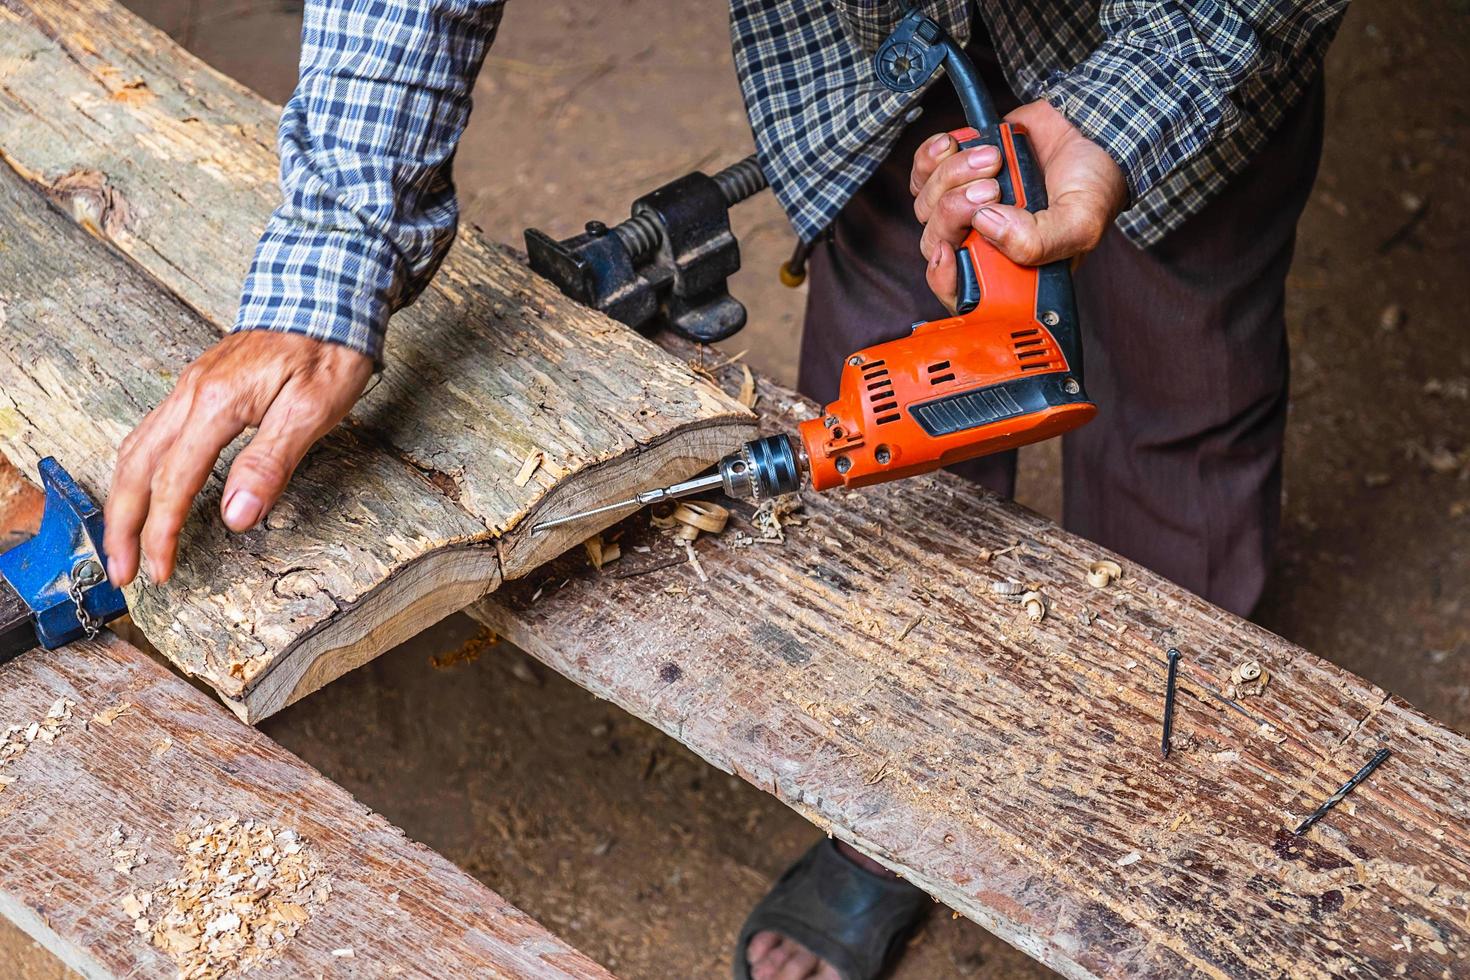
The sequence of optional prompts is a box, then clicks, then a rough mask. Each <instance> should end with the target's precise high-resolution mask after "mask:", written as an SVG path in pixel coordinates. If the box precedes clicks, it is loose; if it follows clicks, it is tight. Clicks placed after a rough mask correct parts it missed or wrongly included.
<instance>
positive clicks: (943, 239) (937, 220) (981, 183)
mask: <svg viewBox="0 0 1470 980" xmlns="http://www.w3.org/2000/svg"><path fill="white" fill-rule="evenodd" d="M999 198H1000V185H999V184H997V183H996V182H995V181H994V180H991V179H988V178H987V179H982V180H975V181H971V182H970V183H968V184H964V185H961V186H960V187H957V188H955V189H953V190H951V191H949V192H948V193H947V194H945V195H944V196H943V197H941V198H940V199H939V201H938V203H937V205H936V206H935V208H934V210H933V211H932V212H931V213H930V215H929V220H928V223H927V224H925V225H924V233H923V234H922V235H921V236H920V237H919V252H920V253H921V254H922V255H923V256H924V258H926V259H932V258H933V257H934V250H935V249H936V248H938V247H939V246H940V245H946V246H948V247H950V248H955V247H958V246H959V245H960V244H962V243H963V242H964V240H965V239H966V238H968V237H969V235H970V231H971V229H972V228H973V227H974V225H973V222H974V220H975V212H977V211H979V210H980V209H981V208H982V207H985V206H986V205H988V204H993V203H995V202H996V201H997V200H998V199H999Z"/></svg>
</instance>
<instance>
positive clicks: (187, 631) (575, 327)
mask: <svg viewBox="0 0 1470 980" xmlns="http://www.w3.org/2000/svg"><path fill="white" fill-rule="evenodd" d="M278 115H279V111H278V109H277V108H276V107H274V106H271V105H268V104H267V103H266V102H264V101H263V100H261V99H260V98H258V97H256V96H254V95H253V94H251V93H249V92H246V91H245V90H243V89H242V88H241V87H240V86H238V85H236V84H235V83H233V82H231V81H229V80H228V79H225V78H223V77H222V76H220V75H218V74H216V73H214V72H213V71H211V70H209V69H208V68H206V67H205V66H204V65H202V64H201V63H199V62H198V61H197V60H195V59H194V58H192V57H191V56H189V55H188V54H186V53H184V52H183V51H181V50H180V49H179V48H178V47H177V46H176V45H174V44H173V43H172V42H171V41H170V40H169V39H168V38H167V37H166V36H165V35H163V34H161V33H159V32H158V31H156V30H155V29H153V28H152V27H149V26H148V25H146V24H144V23H143V22H142V21H140V20H138V19H137V18H136V17H134V16H133V15H131V14H129V13H127V12H126V11H124V10H123V9H122V8H120V7H117V6H115V5H112V4H110V3H106V2H101V0H34V2H28V0H16V2H13V3H9V4H0V158H3V160H4V162H5V163H6V164H8V167H4V168H0V169H4V170H5V178H6V179H5V181H4V183H3V186H0V202H3V205H0V206H3V213H0V245H3V249H0V304H3V309H4V319H5V322H6V328H5V330H4V331H0V451H3V452H4V453H6V454H7V455H8V456H10V457H11V459H12V461H13V462H15V463H17V464H19V465H20V466H21V467H22V468H24V469H33V467H34V464H35V462H36V460H37V459H38V458H39V457H40V456H43V455H46V454H48V453H50V454H55V455H57V456H58V457H60V458H62V459H63V460H64V461H65V463H66V465H67V467H68V469H70V470H71V471H72V472H73V473H74V474H75V475H76V476H77V477H78V478H79V479H80V481H81V482H82V484H83V485H84V486H86V487H88V488H89V489H90V490H92V491H93V492H94V493H96V494H97V495H98V496H101V494H102V492H103V491H105V489H106V487H107V484H108V482H109V477H110V474H111V470H112V465H113V460H114V457H115V453H116V448H117V446H118V444H119V443H120V441H121V440H122V439H123V437H124V436H125V435H126V434H127V432H128V431H129V430H130V429H131V428H132V426H133V425H134V424H136V423H137V421H138V420H139V419H141V418H142V416H143V414H144V413H146V412H147V411H148V410H149V409H150V408H151V407H152V406H153V405H154V404H156V403H157V401H158V400H159V399H161V398H162V397H163V396H164V395H165V394H166V393H167V392H168V391H169V389H170V388H171V387H172V383H173V380H174V378H176V377H177V376H178V373H179V372H180V370H182V368H183V367H184V366H185V365H186V364H187V363H189V361H190V360H191V359H192V358H193V357H195V356H196V355H197V354H198V353H199V352H200V351H202V350H203V349H205V348H206V347H207V346H208V345H209V344H211V343H212V342H213V341H214V340H216V339H217V337H218V335H219V333H220V332H221V331H222V330H224V329H226V328H227V327H228V326H229V325H230V324H231V323H232V322H233V318H234V312H235V307H236V304H237V302H238V300H239V290H240V282H241V281H242V277H243V275H244V272H245V269H246V266H247V264H248V262H249V258H250V255H251V252H252V249H253V245H254V242H255V239H256V237H257V236H258V235H259V232H260V230H261V228H262V226H263V224H264V222H265V220H266V218H267V216H268V215H269V213H270V211H271V209H272V208H273V207H274V205H275V204H276V202H277V200H278V198H279V190H278V188H277V171H278V164H277V161H276V158H275V153H274V132H275V128H276V121H277V118H278ZM22 181H23V182H24V183H25V184H28V185H30V186H29V187H28V188H27V187H23V186H21V182H22ZM48 204H49V205H51V206H54V208H55V209H56V210H51V209H50V208H48ZM113 253H117V254H120V255H121V256H122V257H124V258H123V259H120V258H118V257H117V254H113ZM387 365H388V366H387V368H386V370H385V371H384V373H383V375H382V379H381V381H380V383H377V384H376V385H375V386H373V387H372V389H371V391H370V392H369V394H368V395H366V396H365V397H364V398H363V400H362V402H361V403H360V404H359V406H358V407H357V409H356V410H355V411H354V413H353V416H352V420H351V422H350V423H349V424H348V425H347V426H346V427H344V428H342V429H340V430H339V431H337V432H335V433H334V434H332V435H331V436H330V437H328V438H327V439H326V440H324V441H323V443H322V444H321V445H320V446H319V448H318V449H317V450H316V451H314V452H313V453H312V454H311V455H310V456H308V458H307V460H306V461H305V463H304V464H303V465H302V467H301V469H300V470H299V471H298V472H297V474H296V476H295V478H294V479H293V481H292V483H291V488H290V489H289V490H288V491H287V494H286V496H285V497H284V498H283V499H282V501H281V503H280V504H279V505H278V506H277V508H276V510H275V511H274V512H273V513H272V514H271V515H270V516H269V517H268V518H267V519H266V521H265V525H264V527H262V528H260V529H257V530H255V531H252V532H250V533H249V534H245V535H230V534H228V533H226V532H225V530H224V528H223V526H222V524H221V523H220V521H219V519H218V518H217V517H216V516H214V515H215V513H216V512H217V509H218V506H219V495H220V492H221V488H222V479H223V476H224V473H225V468H224V466H223V465H221V466H220V467H218V468H217V469H216V471H215V473H214V475H213V476H212V478H211V479H210V481H209V484H208V485H207V487H206V489H205V491H204V494H203V496H202V498H201V500H200V502H199V504H198V506H197V507H196V509H195V512H194V513H195V516H194V518H193V519H192V520H191V521H190V522H189V524H188V526H187V527H186V529H185V533H184V538H183V554H182V560H181V564H180V566H179V570H178V573H177V575H176V578H175V579H174V580H173V581H171V582H170V583H168V584H167V585H166V586H163V587H151V586H148V585H146V584H140V585H138V586H136V587H134V588H133V589H131V590H130V592H129V596H128V598H129V605H130V607H131V609H132V615H133V619H134V621H135V622H136V623H137V625H138V627H139V628H140V629H141V630H142V631H143V633H144V634H145V635H147V636H148V638H149V639H150V641H151V642H152V643H153V644H154V645H155V646H157V647H158V648H159V650H161V651H162V652H163V653H164V654H165V655H166V656H168V657H170V658H171V659H172V660H174V662H175V663H177V664H178V665H179V666H181V667H182V668H183V669H185V670H187V671H189V672H190V673H192V674H194V675H197V676H198V677H200V678H202V679H203V680H205V681H206V682H207V683H208V684H210V685H211V686H212V687H214V688H215V689H216V690H218V691H219V692H220V694H221V695H222V696H223V697H224V698H225V699H226V700H227V701H228V702H229V703H230V704H231V705H232V707H234V708H235V709H236V710H237V711H238V712H239V713H240V714H241V715H242V716H244V717H246V718H248V719H251V720H254V719H257V718H261V717H264V716H266V715H268V714H270V713H272V712H274V711H276V710H279V709H280V708H281V707H283V706H284V705H286V704H288V703H290V702H291V701H294V700H296V699H298V698H300V697H302V696H304V695H305V694H307V693H309V692H310V691H312V690H315V689H316V688H318V687H320V686H321V685H322V684H324V683H326V682H328V681H330V680H331V679H333V678H334V677H337V676H339V675H340V674H342V673H343V672H345V671H347V670H350V669H352V668H353V667H355V666H357V665H359V664H361V663H362V662H364V661H365V660H367V659H370V658H371V657H373V656H376V655H377V654H378V653H380V652H382V651H383V650H385V649H387V648H388V647H390V646H392V645H393V644H395V643H397V642H399V641H401V640H403V639H406V638H408V637H409V636H411V635H413V634H414V633H416V632H418V631H419V630H420V629H422V628H423V627H425V626H427V625H428V624H430V623H432V622H433V621H435V620H436V619H438V618H440V617H442V616H444V615H447V614H449V613H451V612H453V611H455V610H456V609H459V608H461V607H463V606H464V605H465V604H467V603H468V602H470V601H471V600H473V599H475V598H477V597H479V596H480V595H482V594H484V593H485V592H486V591H489V590H491V589H493V588H495V587H496V586H497V585H498V584H499V582H500V581H501V580H502V578H513V577H515V576H517V575H522V574H525V573H526V572H527V571H528V570H530V569H532V568H534V567H536V566H537V565H538V564H539V563H540V562H542V561H544V560H545V559H547V558H549V557H551V556H553V555H555V554H558V553H559V552H561V551H563V550H565V549H566V548H568V547H571V546H573V545H575V544H576V543H577V542H579V541H581V540H582V539H584V538H586V537H587V536H588V535H589V534H591V533H593V532H595V531H597V530H599V529H600V523H599V521H598V520H593V521H592V522H590V523H589V522H582V523H580V524H571V525H567V526H564V527H561V528H558V529H556V530H555V531H553V532H551V533H547V534H541V535H531V534H528V533H526V532H527V530H528V528H529V524H530V523H532V521H530V520H529V518H530V517H531V516H532V515H533V514H534V515H536V516H537V517H555V516H557V515H558V514H563V513H568V512H572V511H579V510H582V509H585V508H587V507H589V506H591V505H595V504H603V503H606V502H607V501H608V500H611V499H618V498H623V497H628V496H631V495H632V494H633V493H635V492H637V491H639V490H642V489H646V488H647V487H650V486H654V485H657V484H663V483H668V482H672V481H674V480H678V479H682V478H684V477H687V476H689V475H691V474H692V473H694V472H696V471H698V470H700V469H702V468H704V467H705V466H707V465H708V464H709V463H711V462H712V461H714V460H715V459H717V458H718V457H720V456H722V455H723V454H724V453H726V452H728V451H729V450H730V449H731V448H733V447H734V446H736V445H738V444H739V443H740V441H741V440H742V439H743V438H746V437H747V436H748V435H750V434H751V430H750V423H749V414H748V412H747V411H746V409H744V408H743V407H742V406H740V405H739V404H738V403H737V402H736V401H735V400H734V399H733V398H730V397H727V396H725V395H723V394H721V393H720V392H719V391H718V390H716V389H715V388H713V387H711V386H710V385H708V384H707V383H706V382H704V381H702V380H700V379H699V378H698V377H696V376H695V374H694V373H693V372H692V371H691V370H690V369H689V368H687V367H686V366H685V365H684V364H683V363H681V361H679V360H677V359H675V358H672V357H669V356H667V355H665V354H664V353H662V352H661V351H659V350H658V349H657V348H656V347H654V346H653V345H651V344H649V343H648V342H647V341H646V340H644V339H643V338H642V337H640V336H639V335H638V334H636V333H635V332H633V331H631V330H629V329H627V328H626V327H624V326H623V325H621V324H618V323H614V322H613V321H611V320H608V319H607V318H605V317H602V316H599V315H597V314H594V313H591V312H590V311H587V310H585V309H583V308H581V307H579V306H577V305H576V304H575V303H573V302H571V301H570V300H567V299H566V298H564V297H563V296H561V294H560V293H558V292H557V291H556V290H555V289H553V288H552V287H551V286H550V285H549V284H547V283H545V282H544V281H542V280H540V279H539V278H538V277H536V276H534V275H532V274H531V273H530V272H529V271H527V270H526V269H524V268H523V267H522V266H521V265H520V264H519V263H518V262H517V261H516V260H515V259H514V258H512V257H511V256H509V255H507V254H506V253H505V252H504V251H502V250H500V249H498V248H496V247H493V246H490V245H487V244H486V243H484V242H483V241H481V240H480V239H478V238H477V237H476V236H474V235H473V234H462V235H461V236H460V239H459V241H458V242H457V243H456V245H455V247H454V250H453V252H452V253H451V255H450V256H449V258H448V260H447V261H446V262H445V264H444V266H443V268H442V269H441V270H440V272H439V274H438V276H437V278H436V280H435V284H434V286H433V287H432V288H431V289H429V290H428V291H427V292H426V293H425V295H424V296H423V297H421V298H420V299H419V300H418V301H417V302H416V303H415V305H414V306H413V307H412V308H410V309H409V310H406V311H404V312H403V313H402V314H400V315H399V316H397V317H395V319H394V321H393V329H392V331H391V333H390V338H389V345H388V351H387ZM607 520H610V518H602V519H600V521H601V523H606V521H607Z"/></svg>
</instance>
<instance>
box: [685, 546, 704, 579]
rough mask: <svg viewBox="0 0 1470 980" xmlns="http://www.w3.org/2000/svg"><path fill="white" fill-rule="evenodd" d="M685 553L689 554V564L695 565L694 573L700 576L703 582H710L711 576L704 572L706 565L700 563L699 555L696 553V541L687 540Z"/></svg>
mask: <svg viewBox="0 0 1470 980" xmlns="http://www.w3.org/2000/svg"><path fill="white" fill-rule="evenodd" d="M683 545H684V553H685V554H686V555H688V556H689V564H691V565H693V566H694V574H696V575H698V576H699V580H700V581H701V582H708V581H709V576H708V575H706V574H705V573H704V566H703V565H701V564H700V563H699V556H698V555H696V554H695V553H694V542H693V541H685V542H683Z"/></svg>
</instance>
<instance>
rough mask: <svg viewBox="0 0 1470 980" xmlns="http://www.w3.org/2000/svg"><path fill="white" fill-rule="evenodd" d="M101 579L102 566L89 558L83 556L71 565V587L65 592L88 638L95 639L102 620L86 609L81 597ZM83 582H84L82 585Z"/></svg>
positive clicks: (99, 630)
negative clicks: (74, 607)
mask: <svg viewBox="0 0 1470 980" xmlns="http://www.w3.org/2000/svg"><path fill="white" fill-rule="evenodd" d="M102 579H103V572H102V566H101V565H99V564H97V562H96V561H95V560H93V559H91V558H84V559H82V560H81V561H79V562H77V563H76V564H75V565H73V566H72V570H71V587H70V588H68V589H67V590H66V594H67V595H69V596H71V601H72V603H73V604H74V605H75V606H76V607H77V622H78V623H79V624H81V627H82V630H83V631H84V632H85V633H86V634H87V639H89V640H95V639H97V634H98V633H99V632H101V630H102V620H101V619H99V618H98V617H96V616H93V615H92V614H91V613H90V612H88V611H87V607H86V604H85V603H84V602H83V601H82V598H83V596H84V595H85V594H86V591H87V590H88V589H90V588H92V587H93V586H94V585H97V584H98V583H99V582H101V581H102ZM83 582H85V583H86V584H85V585H83V584H82V583H83Z"/></svg>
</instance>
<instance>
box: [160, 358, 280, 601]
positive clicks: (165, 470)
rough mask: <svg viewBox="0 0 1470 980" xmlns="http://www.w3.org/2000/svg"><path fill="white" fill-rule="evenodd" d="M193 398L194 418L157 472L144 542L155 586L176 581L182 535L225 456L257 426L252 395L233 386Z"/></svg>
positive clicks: (210, 383)
mask: <svg viewBox="0 0 1470 980" xmlns="http://www.w3.org/2000/svg"><path fill="white" fill-rule="evenodd" d="M189 394H190V396H191V397H190V405H189V413H188V416H187V418H186V420H185V422H184V424H183V425H182V427H181V428H180V431H179V432H178V435H177V437H176V438H175V439H174V440H173V444H172V445H171V446H170V447H169V449H168V451H167V452H166V453H165V454H163V456H162V458H161V459H159V460H158V461H157V463H156V466H155V468H154V470H153V478H152V481H151V485H150V499H149V501H148V519H147V521H146V522H145V523H144V525H143V530H142V534H141V537H140V540H141V542H142V547H143V553H144V554H145V555H147V556H148V574H149V577H150V578H151V579H152V580H153V581H155V582H166V581H168V579H169V577H170V576H171V575H173V572H174V560H175V556H176V554H177V552H178V545H179V532H180V530H182V529H183V526H184V521H185V519H187V518H188V516H189V508H190V506H191V505H192V504H193V502H194V497H195V496H197V495H198V493H199V491H200V490H202V489H203V488H204V481H206V480H207V479H209V474H210V471H211V470H213V469H214V464H215V461H216V460H218V459H219V454H220V453H221V452H222V451H223V450H224V448H225V447H226V446H228V445H229V444H230V441H231V440H233V439H234V438H235V437H236V436H237V435H239V434H240V433H241V432H243V431H244V430H245V427H246V426H247V425H250V424H252V423H254V421H255V418H254V415H255V410H254V404H255V402H256V399H255V398H253V397H251V395H252V393H250V392H249V391H246V390H241V388H240V387H239V386H237V385H235V384H231V383H230V382H228V381H222V380H206V381H203V382H200V383H199V384H198V385H197V386H195V387H193V388H192V389H191V390H190V391H189Z"/></svg>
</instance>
